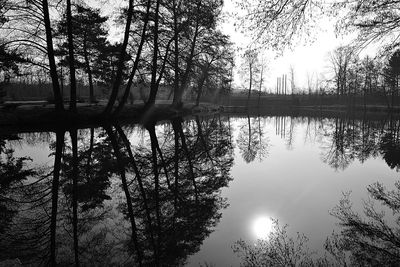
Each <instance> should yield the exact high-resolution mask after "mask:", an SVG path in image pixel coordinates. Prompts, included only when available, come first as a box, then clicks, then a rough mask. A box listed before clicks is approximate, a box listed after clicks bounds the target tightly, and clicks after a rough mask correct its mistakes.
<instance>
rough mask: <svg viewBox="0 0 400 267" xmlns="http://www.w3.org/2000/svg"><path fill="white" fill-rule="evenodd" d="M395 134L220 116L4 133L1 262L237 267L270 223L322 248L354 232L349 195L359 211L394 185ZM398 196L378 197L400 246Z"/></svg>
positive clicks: (361, 124)
mask: <svg viewBox="0 0 400 267" xmlns="http://www.w3.org/2000/svg"><path fill="white" fill-rule="evenodd" d="M399 128H400V123H399V121H398V120H395V119H393V118H390V117H387V118H383V119H379V120H369V119H367V118H364V119H362V120H355V119H348V118H330V119H324V118H304V117H302V118H300V117H247V116H243V117H228V116H222V115H221V116H220V115H216V116H211V117H206V118H202V117H193V118H185V119H181V118H177V119H174V120H171V121H165V122H162V123H158V124H157V125H154V124H152V125H146V126H140V125H108V126H103V127H98V128H88V129H78V130H77V129H74V130H69V131H63V130H59V131H57V132H35V133H19V134H4V135H1V136H0V153H1V154H0V159H1V161H0V175H1V180H0V214H1V216H0V261H4V260H7V259H18V260H19V262H21V263H22V264H24V265H31V266H37V265H51V264H56V263H57V264H59V265H74V264H75V263H76V262H79V263H80V264H81V265H82V266H110V265H114V266H140V265H143V266H157V265H159V266H180V265H188V266H239V264H240V262H241V261H242V259H240V258H239V257H238V256H237V255H235V254H234V253H233V250H232V246H233V245H234V244H235V242H236V241H238V240H239V239H243V240H245V241H246V242H248V243H249V244H253V243H254V242H255V240H256V239H257V238H265V237H266V236H267V235H268V234H269V232H270V231H272V229H271V225H270V224H271V223H270V219H269V218H270V217H273V218H275V219H278V220H279V223H282V224H288V225H289V227H288V234H289V235H295V234H296V232H301V233H304V234H305V235H306V236H307V237H308V239H309V240H308V247H309V248H310V249H311V250H313V251H317V252H318V253H323V247H324V242H325V240H326V238H327V237H328V236H330V235H331V233H332V231H333V230H335V231H336V232H338V233H340V231H342V230H343V229H345V228H344V226H343V225H338V222H339V219H338V218H337V216H336V217H335V216H333V215H332V214H331V213H334V212H333V210H334V208H335V206H337V205H338V204H339V202H340V200H341V199H342V198H343V193H345V192H350V191H351V200H352V202H353V210H355V211H357V212H359V213H360V214H361V215H362V214H363V213H362V211H363V207H365V203H366V202H367V201H368V199H371V194H369V191H368V190H367V189H368V188H370V187H368V186H370V185H372V184H374V183H376V182H380V183H381V184H382V185H384V186H385V188H387V189H388V190H392V189H396V188H397V187H396V186H395V183H396V182H397V179H398V170H399V168H400V135H399V134H400V131H399ZM382 190H383V189H382ZM370 191H371V190H370ZM382 192H383V191H382ZM382 192H381V193H382ZM396 192H398V191H396ZM396 192H395V193H396ZM395 193H394V194H392V195H390V197H391V199H390V198H387V199H384V197H382V195H384V194H383V193H382V194H381V198H380V199H379V197H376V198H377V199H378V200H376V201H377V203H378V204H379V203H380V202H382V203H383V202H385V201H386V202H385V203H386V206H382V205H381V206H379V205H377V206H376V209H377V210H378V211H380V210H381V209H382V210H384V209H389V211H390V212H387V213H386V214H385V222H386V223H387V225H389V226H390V227H392V228H390V229H389V230H391V231H389V230H388V229H386V228H385V229H386V230H388V232H390V233H392V234H393V236H392V240H389V241H388V239H390V238H387V239H386V240H385V242H386V243H388V242H389V243H390V242H391V241H393V240H399V241H400V239H399V238H398V235H399V234H398V233H399V231H398V230H397V229H398V228H397V227H398V225H397V224H396V221H395V220H394V219H395V218H397V217H398V210H399V209H400V208H399V207H400V195H399V194H397V195H396V194H395ZM396 196H397V197H398V199H395V197H396ZM390 201H392V202H396V201H398V203H399V205H397V206H396V205H394V204H393V205H389V204H390V203H391V202H390ZM396 203H397V202H396ZM388 207H389V208H388ZM392 215H393V216H392ZM260 224H261V226H260ZM350 226H351V225H350ZM378 226H379V224H378ZM381 226H382V225H381ZM350 229H351V228H350ZM369 230H371V229H369ZM366 232H368V231H366ZM374 240H375V241H376V242H377V243H379V242H380V241H379V240H377V239H376V238H375V239H374ZM392 243H393V244H396V242H392ZM392 243H391V244H392ZM399 243H400V242H399ZM377 246H380V247H381V248H382V246H381V245H380V244H378V245H377ZM383 247H385V246H384V245H383ZM399 248H400V245H398V246H397V247H396V245H392V246H391V247H390V249H392V250H390V252H393V253H392V254H390V255H392V256H393V257H395V256H396V255H399ZM353 252H354V251H353ZM365 253H367V254H371V253H372V252H371V251H370V250H368V251H367V252H365ZM396 253H397V254H396ZM378 256H379V255H378ZM378 256H377V255H375V257H376V258H377V257H378ZM386 256H387V255H386Z"/></svg>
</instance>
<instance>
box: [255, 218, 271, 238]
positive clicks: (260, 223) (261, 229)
mask: <svg viewBox="0 0 400 267" xmlns="http://www.w3.org/2000/svg"><path fill="white" fill-rule="evenodd" d="M271 231H272V220H271V218H269V217H267V216H262V217H257V218H256V219H255V220H254V221H253V233H254V234H255V236H256V237H257V238H260V239H265V238H267V237H268V235H269V233H271Z"/></svg>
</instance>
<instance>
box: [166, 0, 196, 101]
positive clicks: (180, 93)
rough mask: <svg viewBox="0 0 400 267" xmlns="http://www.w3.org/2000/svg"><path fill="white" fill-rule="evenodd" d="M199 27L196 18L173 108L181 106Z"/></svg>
mask: <svg viewBox="0 0 400 267" xmlns="http://www.w3.org/2000/svg"><path fill="white" fill-rule="evenodd" d="M199 8H200V1H198V2H197V10H199ZM199 27H200V25H199V18H198V17H197V18H196V26H195V31H194V35H193V41H192V44H191V47H190V54H189V57H188V59H187V63H186V70H185V73H184V74H183V77H182V81H181V84H180V86H178V88H177V89H178V90H177V91H175V92H174V99H173V101H172V105H173V106H175V107H180V106H182V97H183V93H184V91H185V89H186V87H187V85H188V82H189V74H190V72H191V69H192V65H193V58H194V52H195V48H196V42H197V37H198V35H199Z"/></svg>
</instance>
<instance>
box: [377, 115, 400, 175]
mask: <svg viewBox="0 0 400 267" xmlns="http://www.w3.org/2000/svg"><path fill="white" fill-rule="evenodd" d="M388 124H389V125H388V128H387V129H386V130H385V131H384V133H383V135H382V138H381V141H380V146H379V148H380V151H381V153H382V156H383V159H384V160H385V161H386V163H387V165H388V166H389V167H390V168H392V169H393V168H396V170H397V171H398V170H399V168H400V122H399V121H398V120H393V119H391V120H390V121H389V123H388Z"/></svg>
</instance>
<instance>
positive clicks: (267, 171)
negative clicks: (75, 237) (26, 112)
mask: <svg viewBox="0 0 400 267" xmlns="http://www.w3.org/2000/svg"><path fill="white" fill-rule="evenodd" d="M250 122H251V125H252V127H253V128H252V129H251V131H252V132H253V133H254V132H257V131H258V126H259V125H260V127H261V129H262V132H263V136H262V140H264V141H265V142H266V144H265V146H264V148H266V150H267V151H266V152H265V153H264V154H263V155H260V154H256V155H252V156H254V160H253V161H251V162H250V163H246V161H244V160H243V157H242V155H243V152H242V151H240V149H243V146H240V145H239V144H238V141H239V140H245V141H246V138H247V136H246V133H247V132H246V131H248V125H247V123H248V118H246V117H244V118H240V119H232V120H231V126H232V134H233V136H232V141H233V143H234V147H235V155H234V166H233V168H232V170H231V174H232V177H233V180H232V181H231V182H230V183H229V187H227V188H222V197H225V198H227V200H228V203H229V206H228V208H226V209H224V210H222V211H221V212H222V218H221V220H220V222H219V224H218V225H217V226H216V228H215V231H214V232H212V233H211V234H210V236H209V237H208V238H206V239H205V240H204V242H203V245H202V247H201V250H200V252H198V253H197V254H195V255H193V256H191V257H189V260H188V265H189V266H199V263H200V264H204V263H210V264H213V265H214V266H231V265H232V266H238V265H239V259H238V258H237V257H236V255H234V254H233V252H232V248H231V246H232V245H233V244H234V242H235V241H237V240H239V239H244V240H246V241H249V242H254V241H255V239H256V238H257V237H265V235H266V234H267V233H268V232H269V230H268V227H271V225H266V226H265V228H264V227H263V221H264V223H265V222H268V223H269V224H270V223H271V221H270V219H269V218H270V217H273V218H275V219H278V220H279V223H280V224H281V225H284V224H288V225H289V228H288V231H289V235H292V236H294V234H295V233H296V232H301V233H304V234H305V235H306V236H308V237H309V239H310V241H309V247H310V249H311V250H317V249H321V248H322V247H323V244H324V241H325V239H326V237H327V236H329V235H330V234H331V232H332V230H334V229H338V228H337V226H336V222H337V220H336V218H334V217H333V216H331V215H330V214H329V211H330V210H332V208H333V207H334V206H335V205H336V204H338V202H339V200H340V198H341V197H342V192H347V191H352V195H351V200H352V201H353V202H354V207H355V208H356V209H357V208H358V209H359V208H360V207H361V205H362V199H366V198H367V191H366V187H367V186H368V185H370V184H372V183H374V182H376V181H381V182H382V183H383V184H384V185H385V186H386V187H390V186H392V185H393V184H394V182H395V181H396V177H397V173H396V172H395V171H394V170H391V169H390V168H389V167H388V165H387V164H386V163H385V161H384V160H382V157H381V156H380V155H378V157H377V158H376V159H374V158H372V157H370V158H369V159H368V160H366V161H365V162H364V163H363V164H361V163H360V162H359V161H358V160H357V159H354V160H353V161H352V162H351V163H350V164H349V165H348V166H347V168H345V169H344V170H340V169H338V170H335V169H334V168H332V167H331V166H329V165H328V164H327V163H324V162H323V160H322V159H323V158H324V157H325V156H326V153H327V152H328V151H329V149H330V148H331V145H332V144H331V143H332V136H329V135H327V134H326V133H329V134H332V133H333V132H334V128H333V127H334V124H333V122H334V121H333V120H324V123H323V125H324V126H323V127H322V128H321V127H320V124H319V123H317V124H315V122H314V121H312V122H311V123H310V124H309V125H308V124H307V120H304V121H303V122H300V121H296V123H295V124H293V125H294V126H293V127H291V126H290V118H289V117H288V118H286V126H285V132H286V133H285V136H283V135H282V134H281V132H279V129H277V124H276V122H277V120H276V119H275V118H267V119H263V118H262V119H261V120H260V121H258V120H257V118H251V119H250ZM278 122H279V120H278ZM280 122H282V121H280ZM281 129H283V127H281ZM290 129H292V134H290V133H289V132H290ZM168 130H170V127H164V126H163V125H160V126H158V127H157V135H158V136H159V137H161V136H162V135H163V133H164V132H165V131H168ZM277 130H278V133H277ZM96 131H97V130H96ZM82 133H83V132H82ZM86 133H87V134H88V131H86ZM257 133H258V132H257ZM316 133H317V134H316ZM127 135H128V137H129V139H130V140H131V142H132V145H133V146H136V145H138V144H143V143H144V141H145V139H148V136H147V134H146V131H143V130H141V128H135V129H134V130H132V131H131V132H130V133H127ZM65 136H66V138H65V139H66V140H69V134H68V133H66V135H65ZM21 137H22V138H23V139H24V140H23V141H12V142H10V143H9V145H10V146H11V147H12V148H14V149H15V155H16V156H29V157H31V158H32V159H33V162H32V163H30V164H34V165H42V164H44V165H46V166H52V164H53V161H54V158H53V157H52V156H49V154H50V153H51V150H50V149H49V142H54V140H55V136H54V135H53V134H50V135H48V134H43V136H42V138H41V139H43V140H42V142H41V143H40V142H39V143H36V144H30V143H29V134H23V135H21ZM290 137H292V140H291V142H290ZM86 138H88V137H87V135H86ZM32 139H35V138H32ZM37 139H38V138H36V139H35V140H37ZM39 139H40V138H39ZM160 140H161V138H160ZM257 140H259V139H257ZM257 140H255V141H254V143H252V145H255V146H256V145H257ZM86 141H87V140H86ZM250 158H252V157H250ZM260 158H261V160H260ZM114 178H115V177H114ZM111 182H112V186H111V188H110V189H109V191H110V192H111V191H112V192H111V195H112V196H113V198H112V200H109V201H106V202H105V206H106V207H108V208H110V209H112V207H115V206H117V205H118V204H122V203H123V201H124V196H123V195H122V191H121V190H120V179H119V177H116V179H111ZM112 210H113V211H114V212H115V211H116V210H115V209H112ZM119 217H120V218H121V219H120V220H118V219H117V220H116V218H119ZM112 218H113V219H114V220H113V221H110V220H108V223H107V225H108V226H109V227H111V228H112V229H125V228H126V227H127V226H126V225H125V224H127V221H124V220H123V219H122V218H123V215H122V214H121V213H118V212H115V213H112ZM121 222H122V224H123V225H118V224H119V223H121ZM113 223H115V225H114V224H113ZM128 228H129V227H128ZM120 232H121V233H122V232H123V231H122V230H121V231H120Z"/></svg>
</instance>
